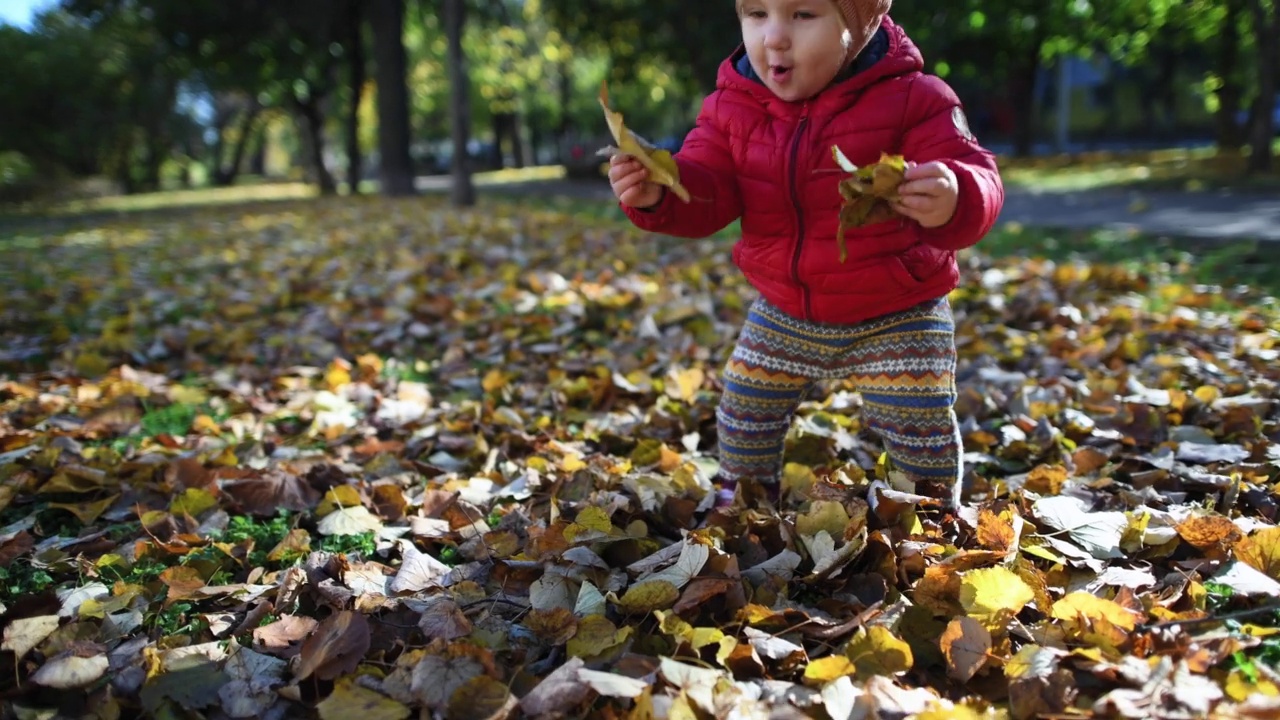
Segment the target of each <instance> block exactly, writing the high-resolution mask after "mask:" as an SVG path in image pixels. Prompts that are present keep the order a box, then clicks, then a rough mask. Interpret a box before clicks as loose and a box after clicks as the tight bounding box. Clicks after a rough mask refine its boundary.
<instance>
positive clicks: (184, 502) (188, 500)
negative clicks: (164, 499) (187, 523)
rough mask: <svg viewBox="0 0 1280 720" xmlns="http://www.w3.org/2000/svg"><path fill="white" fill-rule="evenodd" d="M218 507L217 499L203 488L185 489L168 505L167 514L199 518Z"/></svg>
mask: <svg viewBox="0 0 1280 720" xmlns="http://www.w3.org/2000/svg"><path fill="white" fill-rule="evenodd" d="M217 506H218V499H217V498H215V497H214V496H213V493H211V492H209V491H208V490H205V489H204V488H187V489H186V490H183V491H182V494H181V495H179V496H178V497H176V498H174V499H173V502H171V503H169V512H171V513H173V514H174V515H178V516H181V515H183V514H186V515H190V516H191V517H200V515H202V514H203V513H204V512H205V511H207V510H211V509H213V508H215V507H217Z"/></svg>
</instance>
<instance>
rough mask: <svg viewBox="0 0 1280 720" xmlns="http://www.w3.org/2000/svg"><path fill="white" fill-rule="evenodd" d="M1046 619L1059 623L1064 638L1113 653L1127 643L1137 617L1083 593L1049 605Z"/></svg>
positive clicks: (1090, 594)
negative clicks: (1058, 621)
mask: <svg viewBox="0 0 1280 720" xmlns="http://www.w3.org/2000/svg"><path fill="white" fill-rule="evenodd" d="M1050 616H1051V617H1053V619H1055V620H1060V621H1062V627H1063V629H1064V630H1066V632H1067V634H1068V635H1069V636H1071V637H1073V638H1075V639H1078V640H1081V641H1083V642H1085V643H1088V644H1090V645H1094V646H1096V647H1098V648H1101V649H1103V650H1112V651H1114V650H1116V649H1117V648H1119V647H1120V646H1121V645H1123V644H1124V643H1125V642H1126V641H1127V640H1128V639H1129V633H1132V632H1133V629H1134V628H1135V627H1136V626H1137V624H1138V616H1137V615H1136V614H1134V613H1132V612H1130V611H1129V610H1127V609H1125V608H1124V607H1122V606H1121V605H1119V604H1118V603H1116V602H1114V601H1112V600H1107V599H1106V598H1100V597H1098V596H1096V595H1094V594H1092V593H1088V592H1085V591H1083V590H1080V591H1077V592H1073V593H1071V594H1069V595H1067V596H1066V597H1064V598H1062V599H1061V600H1059V601H1057V602H1056V603H1054V604H1053V610H1052V611H1051V612H1050Z"/></svg>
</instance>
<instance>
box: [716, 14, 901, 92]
mask: <svg viewBox="0 0 1280 720" xmlns="http://www.w3.org/2000/svg"><path fill="white" fill-rule="evenodd" d="M877 34H883V35H884V36H885V38H886V40H887V43H888V46H887V48H885V49H884V51H883V55H882V56H881V57H880V58H879V59H878V60H876V61H875V62H873V63H871V64H870V65H869V66H866V67H859V69H858V71H857V72H855V73H854V74H853V75H852V76H850V77H844V78H843V79H838V80H837V81H836V82H835V83H834V84H832V85H831V86H830V87H828V88H826V89H824V90H823V91H822V92H820V93H818V94H817V95H815V96H814V97H812V98H809V99H808V100H805V101H796V102H788V101H786V100H782V99H781V98H779V97H778V96H776V95H774V94H773V91H771V90H769V88H768V87H766V86H765V85H764V83H762V82H760V80H759V79H758V78H755V77H754V76H755V73H754V72H753V73H750V75H751V77H747V76H744V75H743V73H741V72H739V71H738V63H739V61H741V60H742V59H743V58H744V57H745V56H746V52H747V51H746V48H745V47H744V46H742V45H739V46H738V48H737V49H736V50H735V51H734V52H733V54H732V55H730V56H729V57H728V58H727V59H725V61H724V62H722V63H721V64H720V69H719V72H718V73H717V75H716V89H718V90H732V91H738V92H744V93H746V94H748V95H750V96H751V97H753V98H755V99H756V100H757V101H759V102H760V103H761V104H762V105H764V106H765V108H766V109H767V110H768V111H769V112H770V113H774V114H781V115H790V114H793V113H796V112H799V110H800V108H801V107H802V106H804V105H806V104H807V105H809V106H810V107H813V108H815V109H819V110H825V109H828V108H829V109H830V110H831V111H836V110H840V109H843V108H844V107H845V106H847V105H848V104H850V103H851V102H852V99H853V98H855V97H856V96H857V95H859V94H860V93H861V92H862V90H863V89H864V88H866V87H867V86H868V85H871V84H872V83H875V82H877V81H880V80H883V79H885V78H889V77H894V76H898V75H906V74H908V73H912V72H919V71H922V70H923V69H924V57H923V56H921V54H920V49H919V48H917V47H916V44H915V43H914V42H912V41H911V38H909V37H907V34H906V32H905V31H904V30H903V29H902V27H901V26H899V25H897V24H896V23H894V22H893V20H892V19H890V18H888V17H886V18H885V19H884V22H883V23H882V24H881V29H880V31H879V33H877ZM877 39H878V38H877ZM876 44H877V43H875V42H873V43H872V44H871V45H870V46H868V49H872V46H874V45H876ZM861 64H862V63H861V57H860V58H859V61H855V67H857V66H860V65H861Z"/></svg>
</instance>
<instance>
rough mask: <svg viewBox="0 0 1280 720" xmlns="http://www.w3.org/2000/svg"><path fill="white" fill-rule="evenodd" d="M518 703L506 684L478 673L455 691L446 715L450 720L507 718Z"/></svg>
mask: <svg viewBox="0 0 1280 720" xmlns="http://www.w3.org/2000/svg"><path fill="white" fill-rule="evenodd" d="M516 704H517V702H516V698H515V697H514V696H512V694H511V692H510V691H509V690H507V686H506V685H504V684H502V683H500V682H498V681H497V680H494V679H493V678H491V677H489V676H488V675H478V676H476V677H473V678H471V679H470V680H467V681H466V682H464V683H462V685H460V686H459V687H458V689H457V690H454V691H453V695H452V696H450V698H449V705H448V708H447V710H446V712H445V717H447V718H449V720H473V719H474V718H482V719H484V720H488V719H489V718H505V717H507V716H508V715H510V714H511V711H513V710H514V709H515V707H516Z"/></svg>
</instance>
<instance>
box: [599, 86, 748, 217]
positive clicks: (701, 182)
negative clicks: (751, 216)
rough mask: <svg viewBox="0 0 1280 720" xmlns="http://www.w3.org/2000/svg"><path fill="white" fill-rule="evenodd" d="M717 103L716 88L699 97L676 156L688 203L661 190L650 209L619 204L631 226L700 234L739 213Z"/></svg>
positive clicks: (735, 180) (731, 160)
mask: <svg viewBox="0 0 1280 720" xmlns="http://www.w3.org/2000/svg"><path fill="white" fill-rule="evenodd" d="M721 102H722V98H721V93H720V92H719V91H716V92H714V93H712V94H711V95H709V96H708V97H707V99H706V100H704V101H703V103H702V110H701V111H700V112H699V113H698V120H697V123H696V124H695V125H694V128H693V130H690V131H689V134H688V135H687V136H685V139H684V143H683V145H681V147H680V151H679V152H677V153H676V155H675V161H676V166H677V167H678V168H679V169H680V184H682V185H684V187H685V189H686V190H688V191H689V196H690V201H689V202H687V203H686V202H684V201H683V200H681V199H680V198H678V197H676V194H675V193H673V192H670V191H666V192H664V193H663V194H662V199H661V200H660V201H658V204H657V205H655V206H653V207H651V208H647V209H644V210H638V209H636V208H632V207H627V206H625V205H623V206H622V209H623V211H624V212H626V214H627V218H628V219H630V220H631V222H632V223H634V224H635V226H636V227H638V228H640V229H641V230H648V231H650V232H657V233H662V234H664V235H674V236H676V237H686V238H703V237H707V236H709V235H713V234H715V233H716V232H717V231H718V230H720V229H721V228H724V227H725V226H726V225H728V224H729V223H731V222H733V221H734V220H736V219H738V218H739V217H740V216H741V215H742V198H741V196H740V194H739V192H738V181H737V177H736V175H735V173H734V166H733V153H732V151H731V150H730V148H729V137H728V133H727V132H725V131H724V129H723V127H722V124H721V123H722V121H721V119H720V111H721Z"/></svg>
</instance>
